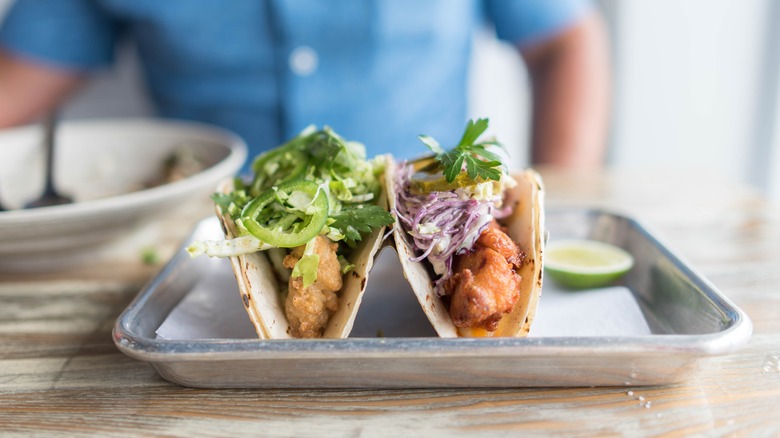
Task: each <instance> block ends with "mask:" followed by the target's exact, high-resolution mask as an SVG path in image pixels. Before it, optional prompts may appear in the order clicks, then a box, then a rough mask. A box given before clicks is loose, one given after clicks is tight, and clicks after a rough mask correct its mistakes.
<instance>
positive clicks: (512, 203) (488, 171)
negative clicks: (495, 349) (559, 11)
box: [385, 119, 544, 337]
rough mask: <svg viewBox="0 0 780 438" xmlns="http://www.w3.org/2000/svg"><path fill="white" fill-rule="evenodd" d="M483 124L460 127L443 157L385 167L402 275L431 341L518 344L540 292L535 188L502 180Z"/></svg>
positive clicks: (530, 175)
mask: <svg viewBox="0 0 780 438" xmlns="http://www.w3.org/2000/svg"><path fill="white" fill-rule="evenodd" d="M487 126H488V120H487V119H479V120H477V121H476V122H473V121H469V123H468V125H467V127H466V130H465V132H464V134H463V137H462V139H461V140H460V142H459V143H458V145H457V146H456V147H455V148H453V149H451V150H449V151H447V150H445V149H443V148H442V147H441V146H440V145H439V144H438V142H437V141H436V140H434V139H433V138H431V137H427V136H420V139H421V140H422V142H423V143H424V144H425V145H426V146H427V147H428V148H429V149H430V150H431V151H432V152H433V153H434V154H435V155H434V156H433V157H427V158H424V159H420V160H416V161H412V162H404V163H400V164H398V165H392V166H388V170H387V171H386V173H385V176H386V179H387V183H386V184H387V187H388V188H390V191H391V192H392V194H391V196H389V202H390V210H391V212H393V214H394V215H395V216H396V218H397V220H396V225H395V227H394V230H393V235H394V239H395V245H396V250H397V252H398V256H399V259H400V261H401V264H402V266H403V270H404V275H406V277H407V279H408V281H409V283H410V284H411V286H412V289H413V290H414V292H415V294H416V296H417V299H418V301H419V302H420V304H421V305H422V307H423V310H424V311H425V314H426V315H427V317H428V319H429V320H430V322H431V324H432V325H433V327H434V328H435V329H436V332H437V333H438V334H439V336H442V337H458V336H462V337H482V336H526V335H527V334H528V332H529V330H530V326H531V322H532V321H533V318H534V315H535V313H536V306H537V303H538V301H539V296H540V294H541V287H542V253H543V238H542V233H543V228H544V212H543V186H542V181H541V178H540V176H539V175H538V174H537V173H536V172H534V171H532V170H526V171H524V172H520V173H516V174H512V175H509V174H508V173H507V170H506V166H505V165H504V164H503V161H502V159H503V158H502V157H501V156H500V155H498V154H496V153H495V152H494V151H492V150H491V148H492V147H494V146H500V144H498V143H497V142H495V141H482V142H479V141H478V138H479V137H480V136H481V135H482V133H484V131H485V130H486V129H487Z"/></svg>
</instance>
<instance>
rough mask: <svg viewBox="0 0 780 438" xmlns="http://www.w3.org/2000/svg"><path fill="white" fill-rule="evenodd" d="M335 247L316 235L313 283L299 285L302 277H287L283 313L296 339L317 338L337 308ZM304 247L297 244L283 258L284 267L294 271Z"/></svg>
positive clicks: (338, 284)
mask: <svg viewBox="0 0 780 438" xmlns="http://www.w3.org/2000/svg"><path fill="white" fill-rule="evenodd" d="M338 247H339V246H338V244H336V243H333V242H331V240H330V239H328V238H327V237H323V236H317V237H316V240H315V242H314V253H315V254H317V256H319V259H320V260H319V268H318V272H317V280H316V281H315V282H314V284H312V285H310V286H309V287H304V286H303V277H290V281H289V284H288V294H287V299H285V301H284V313H285V314H286V315H287V321H288V323H289V324H290V329H291V330H292V335H293V336H294V337H296V338H319V337H322V330H323V329H324V328H325V325H326V324H327V323H328V319H330V316H331V315H332V314H333V313H334V312H335V311H336V310H337V309H338V307H339V302H338V296H337V295H336V293H337V292H338V291H339V290H341V267H340V265H339V260H338V257H337V255H336V250H337V249H338ZM305 248H306V245H301V246H299V247H297V248H295V249H293V250H292V252H290V254H289V255H288V256H286V257H285V258H284V266H285V267H287V268H290V269H292V268H294V267H295V265H296V264H297V263H298V261H299V260H300V259H301V257H303V252H304V250H305Z"/></svg>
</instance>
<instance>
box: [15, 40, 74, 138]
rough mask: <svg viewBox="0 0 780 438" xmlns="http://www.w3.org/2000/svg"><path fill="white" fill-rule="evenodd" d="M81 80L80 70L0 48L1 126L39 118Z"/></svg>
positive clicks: (65, 96)
mask: <svg viewBox="0 0 780 438" xmlns="http://www.w3.org/2000/svg"><path fill="white" fill-rule="evenodd" d="M83 81H84V77H83V75H81V74H78V73H72V72H68V71H66V70H60V69H56V68H51V67H47V66H45V65H43V64H38V63H35V62H32V61H28V60H24V59H21V58H17V57H14V56H12V55H10V54H8V53H7V52H4V51H2V50H0V96H2V98H0V128H5V127H10V126H16V125H21V124H24V123H29V122H32V121H34V120H36V119H38V118H40V117H41V116H43V115H44V114H46V113H47V112H49V111H51V110H52V109H54V108H56V107H57V106H58V105H59V104H60V103H61V102H62V101H63V100H65V98H67V97H68V96H69V95H70V94H71V93H73V92H74V91H75V90H76V89H77V88H78V87H79V85H81V83H82V82H83Z"/></svg>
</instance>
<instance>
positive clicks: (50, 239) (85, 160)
mask: <svg viewBox="0 0 780 438" xmlns="http://www.w3.org/2000/svg"><path fill="white" fill-rule="evenodd" d="M42 141H43V129H42V127H41V126H37V125H34V126H33V125H31V126H25V127H21V128H14V129H8V130H3V131H0V205H2V206H3V207H4V208H5V209H6V211H0V269H2V267H3V266H9V265H19V264H20V263H24V262H25V261H28V260H29V261H34V260H40V259H45V258H51V257H59V258H64V257H68V255H69V254H71V255H73V254H75V253H78V252H83V251H85V250H90V248H94V247H95V246H96V245H100V244H103V243H105V242H109V241H112V240H114V239H117V238H119V237H121V236H123V235H126V234H127V232H128V231H129V230H132V229H133V227H135V226H137V225H138V224H139V223H141V222H143V221H146V220H154V218H156V217H159V216H160V215H163V214H165V213H166V212H170V211H171V210H172V209H175V208H177V207H178V206H180V205H181V204H183V203H187V202H188V201H194V200H199V199H200V200H202V199H204V198H207V197H208V196H209V194H210V193H211V192H213V191H214V188H215V187H216V185H217V183H218V182H219V181H220V180H222V179H224V178H226V177H228V176H231V175H234V174H236V173H237V172H238V171H239V169H240V168H241V166H242V165H243V163H244V161H245V160H246V154H247V148H246V145H245V144H244V142H243V141H242V140H241V139H240V138H239V137H238V136H236V135H234V134H232V133H230V132H228V131H225V130H223V129H219V128H216V127H212V126H209V125H203V124H197V123H190V122H179V121H170V120H162V119H111V120H87V121H63V122H61V123H60V124H59V126H58V128H57V132H56V141H57V149H56V154H55V156H56V159H55V164H54V181H55V185H56V187H57V188H58V189H59V190H60V191H61V192H63V193H64V194H66V195H68V196H70V197H72V198H73V199H74V200H75V202H74V203H71V204H65V205H58V206H52V207H41V208H35V209H24V208H22V207H23V206H24V205H25V204H26V203H28V202H30V201H32V200H34V199H36V198H37V197H38V196H40V194H41V193H42V191H43V186H44V172H43V169H44V160H43V153H42V152H43V148H42ZM174 155H176V156H185V157H188V158H189V159H194V160H195V162H196V163H197V164H199V169H197V168H196V170H195V171H194V173H191V174H189V175H188V176H186V177H184V178H182V179H179V180H177V181H169V180H163V181H162V182H161V177H162V176H163V175H164V172H165V171H164V170H165V166H166V164H165V163H166V160H169V159H170V157H172V156H174Z"/></svg>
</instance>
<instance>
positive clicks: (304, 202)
mask: <svg viewBox="0 0 780 438" xmlns="http://www.w3.org/2000/svg"><path fill="white" fill-rule="evenodd" d="M385 161H386V159H385V158H384V157H379V158H376V159H373V160H366V157H365V148H364V147H363V145H362V144H360V143H355V142H348V141H345V140H344V139H343V138H341V137H340V136H339V135H337V134H336V133H335V132H333V131H332V130H331V129H330V128H327V127H326V128H324V129H322V130H317V129H315V128H314V127H309V128H307V129H306V130H304V131H303V132H301V134H300V135H298V136H297V137H295V138H293V139H292V140H291V141H289V142H288V143H286V144H284V145H282V146H280V147H278V148H276V149H274V150H271V151H269V152H266V153H264V154H262V155H260V156H258V157H257V158H256V159H255V161H254V162H253V164H252V170H253V173H254V175H253V177H252V179H251V180H250V181H244V180H242V179H240V178H237V179H235V180H234V181H233V183H232V185H231V186H228V187H226V188H223V190H222V192H220V193H215V194H214V195H213V196H212V199H213V200H214V202H215V204H216V206H217V211H218V215H219V216H220V219H221V220H222V222H223V228H224V229H225V232H226V237H227V239H226V240H222V241H203V242H195V243H193V244H192V245H190V246H189V247H188V248H187V251H188V252H189V253H190V254H191V255H193V256H197V255H199V254H204V253H205V254H207V255H209V256H212V257H231V262H233V267H234V272H236V278H237V280H238V281H239V286H240V289H242V295H243V299H244V304H245V306H246V307H247V310H248V311H249V312H250V316H252V317H253V322H255V324H256V326H258V325H259V326H260V327H258V334H260V335H261V337H262V336H263V335H265V336H268V337H278V336H281V335H282V334H283V333H285V332H286V334H287V335H290V336H292V337H299V338H315V337H321V336H323V333H324V332H325V331H326V330H327V327H328V326H329V323H331V322H332V321H331V319H332V317H333V315H334V314H335V313H337V312H338V311H339V309H340V308H344V312H343V313H346V314H351V315H354V312H355V311H356V307H357V302H356V301H359V295H360V294H361V293H362V290H363V289H364V287H365V276H366V273H367V269H368V268H369V267H370V263H371V261H370V260H368V261H367V260H365V259H366V258H369V259H370V258H371V257H373V254H374V253H375V252H376V250H377V249H378V243H379V242H381V237H382V236H381V229H382V228H383V227H385V226H387V225H390V224H392V223H393V222H394V220H393V217H392V216H391V215H390V213H389V212H388V211H387V210H386V209H385V207H384V206H383V205H382V204H383V200H382V199H381V197H380V194H381V189H382V187H381V178H380V175H381V173H382V172H383V170H384V165H385ZM369 235H370V236H371V237H370V238H369V240H371V242H365V241H364V238H366V237H367V236H369ZM361 241H363V242H361ZM259 251H263V252H265V253H266V254H267V260H265V259H259V258H256V257H255V258H252V257H251V256H252V255H254V254H256V253H258V252H259ZM244 257H246V258H248V260H244V259H243V258H244ZM358 259H359V260H358ZM356 264H359V265H360V266H358V267H357V269H359V270H361V272H359V273H358V272H355V269H356ZM269 269H270V270H272V271H273V272H274V274H275V277H276V279H277V280H278V282H281V283H284V284H286V287H283V288H281V289H280V290H279V296H278V297H268V294H269V292H268V290H267V289H269V287H268V283H269V281H268V279H267V278H266V277H264V276H263V274H264V272H263V271H265V270H269ZM347 274H351V277H354V278H356V279H360V280H361V282H360V284H359V285H357V286H350V287H349V289H350V291H352V292H350V294H352V296H351V297H349V300H350V301H349V302H348V303H346V305H342V306H340V299H341V298H343V297H342V296H341V295H342V294H341V292H342V289H346V286H345V279H348V280H352V278H348V277H350V276H348V275H347ZM258 276H259V280H258V279H256V278H257V277H258ZM256 284H263V285H264V287H262V288H261V287H258V286H255V285H256ZM243 289H246V292H244V290H243ZM356 297H357V300H356V299H355V298H356ZM277 312H283V313H284V315H283V316H284V319H286V323H287V326H286V329H285V330H284V331H283V332H281V333H280V332H278V331H276V329H274V327H272V326H273V325H275V324H278V321H277V319H279V318H277V316H278V315H276V313H277ZM347 330H348V328H347ZM340 335H345V333H344V330H342V331H341V332H340Z"/></svg>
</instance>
